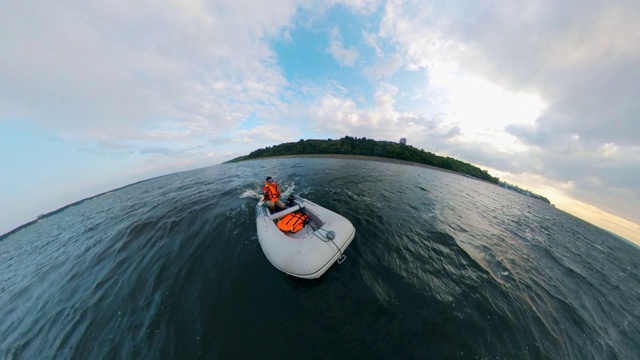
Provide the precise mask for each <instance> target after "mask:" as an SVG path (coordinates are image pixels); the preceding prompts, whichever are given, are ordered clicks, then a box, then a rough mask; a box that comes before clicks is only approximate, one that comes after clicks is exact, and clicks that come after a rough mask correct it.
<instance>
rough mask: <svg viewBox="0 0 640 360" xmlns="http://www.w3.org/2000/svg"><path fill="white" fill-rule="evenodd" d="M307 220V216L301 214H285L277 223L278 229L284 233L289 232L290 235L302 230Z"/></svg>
mask: <svg viewBox="0 0 640 360" xmlns="http://www.w3.org/2000/svg"><path fill="white" fill-rule="evenodd" d="M307 218H308V216H307V215H305V214H302V213H291V214H287V215H285V216H284V217H283V218H282V219H280V220H279V221H278V229H280V230H282V232H286V233H287V232H289V231H291V232H292V233H295V232H298V231H300V230H302V228H304V223H305V221H306V220H307Z"/></svg>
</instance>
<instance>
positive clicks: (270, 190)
mask: <svg viewBox="0 0 640 360" xmlns="http://www.w3.org/2000/svg"><path fill="white" fill-rule="evenodd" d="M262 192H263V193H265V199H264V200H265V201H278V200H280V187H279V186H278V184H276V183H273V184H269V183H268V182H265V183H264V187H263V188H262Z"/></svg>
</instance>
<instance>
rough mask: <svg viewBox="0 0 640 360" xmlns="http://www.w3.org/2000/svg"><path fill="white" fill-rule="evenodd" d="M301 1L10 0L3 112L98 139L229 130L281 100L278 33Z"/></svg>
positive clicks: (2, 36)
mask: <svg viewBox="0 0 640 360" xmlns="http://www.w3.org/2000/svg"><path fill="white" fill-rule="evenodd" d="M295 12H296V3H295V2H294V1H282V2H280V3H279V5H278V6H268V5H265V4H262V3H254V2H250V1H234V2H228V3H226V4H223V5H215V6H214V5H209V4H207V3H204V2H199V1H190V2H178V3H176V2H172V1H160V2H155V3H154V6H148V4H136V3H122V2H91V1H90V2H83V1H71V2H65V3H51V2H48V3H43V4H38V6H33V5H32V4H31V3H30V2H29V1H26V2H16V3H12V4H8V5H7V6H6V7H5V8H4V10H3V11H2V13H1V14H0V42H2V44H3V59H2V66H0V119H1V118H7V117H20V118H22V119H26V120H28V121H31V122H34V123H38V124H41V125H44V126H46V127H48V128H50V129H52V130H54V131H56V132H60V133H63V134H66V135H67V136H70V137H79V138H83V139H88V138H93V139H96V140H99V141H110V140H112V139H120V140H127V139H128V140H129V141H136V140H138V139H141V138H145V139H148V138H150V137H154V138H155V139H156V140H158V141H174V140H175V138H171V136H173V135H171V136H170V137H164V138H163V137H162V134H160V132H161V130H158V127H160V128H164V127H171V128H172V130H175V129H180V130H179V131H182V132H184V133H185V134H186V135H187V136H188V137H196V136H199V135H207V134H210V135H212V134H216V133H220V132H223V131H225V130H226V129H229V128H231V127H232V126H234V125H235V124H236V123H237V122H238V121H239V120H240V119H242V118H244V117H246V116H248V115H249V114H251V113H254V114H255V113H258V114H260V113H263V112H265V113H269V112H273V108H274V106H273V105H274V104H276V106H277V104H278V101H279V100H278V97H279V93H280V91H281V90H282V88H283V87H285V86H286V85H287V81H286V79H284V77H283V76H282V74H281V72H280V69H279V68H278V66H277V64H276V59H275V55H274V54H273V52H272V51H271V50H270V48H269V46H268V42H269V39H270V38H272V37H275V36H278V35H279V34H280V32H282V31H284V30H285V29H286V28H287V27H288V26H289V23H290V21H291V17H292V16H293V15H294V14H295ZM25 14H29V15H28V16H26V15H25ZM267 116H269V115H267ZM151 119H153V120H151ZM168 134H169V132H165V135H168Z"/></svg>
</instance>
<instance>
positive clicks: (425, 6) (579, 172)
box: [378, 0, 640, 221]
mask: <svg viewBox="0 0 640 360" xmlns="http://www.w3.org/2000/svg"><path fill="white" fill-rule="evenodd" d="M638 18H640V3H637V2H633V1H624V0H622V1H614V2H604V1H596V2H590V3H588V4H583V6H580V7H567V6H564V5H563V4H561V3H557V2H534V3H518V4H515V3H513V4H509V3H504V2H489V3H482V4H469V3H468V2H462V1H441V2H429V3H425V2H421V1H412V0H409V1H392V2H388V3H387V4H386V6H385V13H384V15H383V19H382V21H381V25H380V31H379V33H378V36H379V37H380V38H383V39H385V40H386V41H388V42H390V43H392V44H394V45H395V46H396V47H397V49H398V51H399V53H400V54H401V55H402V56H403V58H404V61H405V63H406V64H407V65H406V66H407V68H409V69H411V68H418V69H426V71H427V74H428V82H429V85H430V88H431V91H432V95H435V97H436V98H438V97H442V98H445V99H447V102H446V103H443V105H442V109H441V110H442V112H443V113H444V116H445V118H447V117H448V118H449V121H451V120H455V121H454V123H455V125H458V126H459V128H460V133H459V134H458V135H457V136H456V137H455V141H456V143H455V146H451V147H450V148H447V146H448V145H447V144H443V147H444V148H445V149H447V151H451V153H452V154H454V155H458V154H460V155H464V156H465V157H466V158H467V159H470V160H472V161H478V162H480V161H483V162H486V163H488V164H491V165H496V166H502V169H509V170H512V171H516V172H526V171H535V172H539V173H541V174H544V175H545V176H547V177H548V178H549V179H559V180H564V181H573V183H574V184H576V188H575V189H574V190H570V191H571V192H572V194H573V195H576V196H580V198H581V199H582V200H583V201H593V203H594V204H596V205H597V206H599V207H601V208H606V209H613V208H614V207H617V205H611V204H613V203H615V204H620V205H621V206H620V207H617V208H618V210H617V212H616V213H617V214H618V215H623V216H625V217H626V218H633V219H634V220H635V221H638V220H640V217H638V215H636V212H634V211H632V210H631V208H632V205H631V204H632V202H633V201H636V203H637V194H640V188H638V185H635V184H636V183H637V182H636V183H633V182H632V181H633V180H631V179H632V178H633V177H634V176H635V177H637V175H638V174H637V171H634V170H625V166H626V168H633V167H634V166H636V168H637V164H638V161H637V160H635V159H632V158H631V157H630V156H628V155H624V154H633V155H634V156H635V155H636V154H637V148H638V146H640V145H639V143H638V139H640V122H639V121H638V120H637V119H639V118H640V103H639V102H638V101H637V96H636V94H638V93H640V67H638V66H637V64H639V63H640V45H638V44H640V23H639V22H638V21H637V19H638ZM473 79H475V80H473ZM470 80H472V81H471V82H470ZM456 81H458V82H459V84H456ZM478 81H479V82H484V83H485V85H483V86H468V85H469V84H474V82H475V83H478ZM434 86H435V87H434ZM492 89H493V90H492ZM434 91H435V92H434ZM459 91H462V92H459ZM456 92H458V94H456ZM488 92H489V93H490V92H493V93H494V94H496V96H494V99H495V100H496V101H494V102H487V101H486V95H487V93H488ZM500 93H502V95H501V96H497V95H499V94H500ZM474 98H475V99H476V100H480V99H482V100H481V102H476V103H474V102H473V101H472V100H474ZM499 99H502V100H499ZM527 106H529V107H530V111H528V112H526V111H525V112H522V109H523V108H526V107H527ZM508 107H511V108H512V109H513V111H506V110H507V108H508ZM518 113H520V114H525V115H526V114H528V115H527V116H526V117H520V116H518V115H517V114H518ZM492 114H493V115H492ZM479 119H484V120H483V121H486V119H491V120H492V121H493V120H499V121H497V122H495V123H494V124H493V125H492V126H491V127H487V126H486V125H487V124H486V123H479V122H477V121H478V120H479ZM474 129H475V130H474ZM487 131H489V132H487ZM470 134H473V137H471V136H468V135H470ZM483 134H486V135H488V136H487V137H486V139H487V140H488V139H496V136H498V135H499V136H500V137H501V138H502V139H503V140H502V141H501V142H498V143H496V144H498V145H499V146H498V149H497V150H500V149H509V148H510V149H511V152H510V155H509V156H510V159H511V160H513V161H511V162H508V161H504V160H500V158H499V157H494V156H492V155H491V154H490V153H489V152H487V151H482V152H477V151H476V150H477V149H474V148H481V146H477V145H475V144H481V143H482V141H483V140H482V135H483ZM460 141H464V143H460ZM605 154H606V155H605ZM623 159H625V160H623ZM605 164H606V165H605ZM623 164H624V165H623ZM584 179H590V180H589V181H586V180H584ZM612 189H617V190H616V191H615V192H612V191H611V190H612ZM599 194H608V195H605V196H602V195H599ZM622 194H627V195H622ZM629 194H636V195H635V196H629ZM621 209H624V210H621ZM612 211H613V210H612Z"/></svg>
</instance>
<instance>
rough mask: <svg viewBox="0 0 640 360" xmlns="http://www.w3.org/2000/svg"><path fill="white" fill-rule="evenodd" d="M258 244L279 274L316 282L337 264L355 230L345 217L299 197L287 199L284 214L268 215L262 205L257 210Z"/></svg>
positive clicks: (341, 259) (269, 212)
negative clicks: (282, 273)
mask: <svg viewBox="0 0 640 360" xmlns="http://www.w3.org/2000/svg"><path fill="white" fill-rule="evenodd" d="M256 226H257V228H258V241H260V246H261V247H262V251H263V252H264V255H265V256H266V257H267V259H268V260H269V261H270V262H271V264H273V266H275V267H276V268H278V269H280V270H281V271H283V272H285V273H287V274H289V275H293V276H296V277H299V278H303V279H315V278H318V277H320V276H322V274H324V273H325V272H326V271H327V270H328V269H329V268H330V267H331V265H333V263H335V262H336V261H338V263H342V261H344V259H345V258H346V256H345V255H344V251H345V250H346V249H347V246H349V244H350V243H351V241H352V240H353V237H354V236H355V234H356V229H355V228H354V227H353V225H352V224H351V222H350V221H349V220H347V219H346V218H345V217H344V216H342V215H339V214H336V213H335V212H333V211H330V210H327V209H325V208H323V207H322V206H320V205H318V204H315V203H313V202H311V201H309V200H306V199H303V198H301V197H298V196H293V195H291V196H289V198H288V201H287V207H286V208H285V209H284V210H281V211H279V212H276V213H274V214H271V211H270V210H269V208H268V207H267V206H266V204H265V203H264V202H263V201H260V202H258V205H257V206H256Z"/></svg>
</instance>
